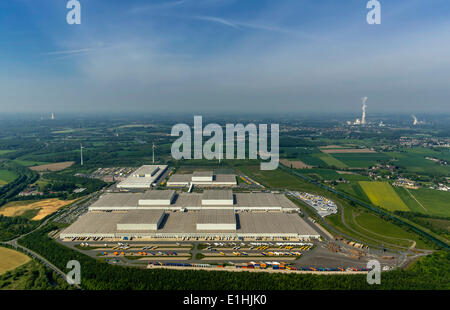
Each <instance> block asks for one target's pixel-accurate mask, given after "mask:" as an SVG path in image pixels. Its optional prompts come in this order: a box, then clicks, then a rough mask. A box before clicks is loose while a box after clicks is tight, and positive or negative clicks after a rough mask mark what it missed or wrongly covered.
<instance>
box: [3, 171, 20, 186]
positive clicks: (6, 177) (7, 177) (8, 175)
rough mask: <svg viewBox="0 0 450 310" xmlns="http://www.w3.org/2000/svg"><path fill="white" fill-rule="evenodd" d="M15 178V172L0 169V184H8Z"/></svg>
mask: <svg viewBox="0 0 450 310" xmlns="http://www.w3.org/2000/svg"><path fill="white" fill-rule="evenodd" d="M16 178H17V174H16V173H15V172H14V171H11V170H5V169H1V170H0V186H2V185H5V184H8V183H9V182H12V181H14V180H15V179H16Z"/></svg>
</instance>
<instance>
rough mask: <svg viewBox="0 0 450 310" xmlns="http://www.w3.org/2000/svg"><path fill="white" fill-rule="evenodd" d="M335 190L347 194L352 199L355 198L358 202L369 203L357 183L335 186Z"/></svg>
mask: <svg viewBox="0 0 450 310" xmlns="http://www.w3.org/2000/svg"><path fill="white" fill-rule="evenodd" d="M336 189H337V190H339V191H342V192H344V193H347V194H349V195H351V196H353V197H356V198H357V199H359V200H362V201H364V202H367V203H371V201H370V199H369V197H367V195H366V193H365V192H364V190H363V189H362V188H361V185H359V183H358V182H351V183H341V184H338V185H337V186H336Z"/></svg>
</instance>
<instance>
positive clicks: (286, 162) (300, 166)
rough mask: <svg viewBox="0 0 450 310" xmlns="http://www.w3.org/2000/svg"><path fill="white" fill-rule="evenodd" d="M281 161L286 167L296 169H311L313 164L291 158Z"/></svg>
mask: <svg viewBox="0 0 450 310" xmlns="http://www.w3.org/2000/svg"><path fill="white" fill-rule="evenodd" d="M280 162H281V163H282V164H283V165H285V166H286V167H291V166H292V168H294V169H310V168H312V167H311V166H309V165H307V164H305V163H304V162H302V161H301V160H289V159H281V160H280Z"/></svg>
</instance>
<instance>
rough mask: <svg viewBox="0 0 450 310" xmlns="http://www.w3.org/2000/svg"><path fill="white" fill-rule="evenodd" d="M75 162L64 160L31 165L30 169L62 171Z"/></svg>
mask: <svg viewBox="0 0 450 310" xmlns="http://www.w3.org/2000/svg"><path fill="white" fill-rule="evenodd" d="M74 163H75V162H73V161H64V162H60V163H54V164H46V165H40V166H34V167H30V169H31V170H34V171H37V172H45V171H61V170H64V169H66V168H68V167H70V166H72V165H73V164H74Z"/></svg>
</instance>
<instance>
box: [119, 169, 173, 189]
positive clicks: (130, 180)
mask: <svg viewBox="0 0 450 310" xmlns="http://www.w3.org/2000/svg"><path fill="white" fill-rule="evenodd" d="M166 169H167V165H144V166H142V167H140V168H138V169H137V170H136V171H134V172H133V173H132V174H131V175H130V176H129V177H127V178H126V179H125V180H123V181H122V182H120V183H119V184H117V188H123V189H148V188H150V187H152V184H154V183H156V182H157V181H158V179H159V177H160V176H161V175H162V174H163V173H164V171H166Z"/></svg>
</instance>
